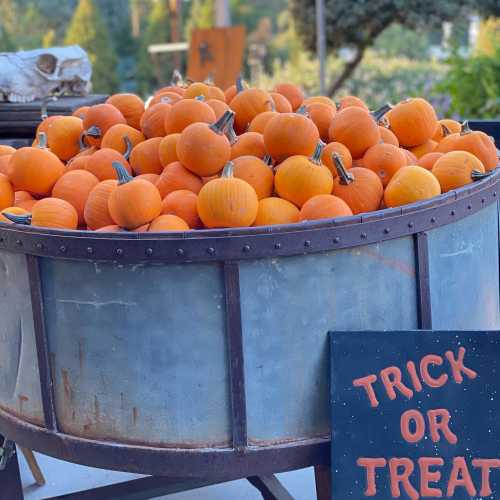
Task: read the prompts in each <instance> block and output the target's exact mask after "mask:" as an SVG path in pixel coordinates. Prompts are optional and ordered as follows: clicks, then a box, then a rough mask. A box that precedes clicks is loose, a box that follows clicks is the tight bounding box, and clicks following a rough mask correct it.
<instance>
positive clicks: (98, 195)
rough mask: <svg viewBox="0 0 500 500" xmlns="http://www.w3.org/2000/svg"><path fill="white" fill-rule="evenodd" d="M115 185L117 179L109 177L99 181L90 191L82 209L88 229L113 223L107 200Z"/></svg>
mask: <svg viewBox="0 0 500 500" xmlns="http://www.w3.org/2000/svg"><path fill="white" fill-rule="evenodd" d="M117 186H118V181H115V180H111V179H110V180H107V181H102V182H100V183H99V184H97V185H96V186H95V187H94V188H93V189H92V191H90V193H89V196H88V198H87V202H86V203H85V209H84V211H83V217H84V219H85V222H86V224H87V226H88V227H89V229H93V230H94V231H95V230H97V229H100V228H103V227H106V226H110V225H113V224H114V221H113V219H112V217H111V215H110V213H109V209H108V201H109V196H110V195H111V192H112V191H113V190H114V189H116V187H117Z"/></svg>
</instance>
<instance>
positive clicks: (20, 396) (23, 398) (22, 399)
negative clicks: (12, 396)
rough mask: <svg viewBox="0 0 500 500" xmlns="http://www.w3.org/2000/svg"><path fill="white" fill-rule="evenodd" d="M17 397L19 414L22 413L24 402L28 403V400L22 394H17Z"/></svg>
mask: <svg viewBox="0 0 500 500" xmlns="http://www.w3.org/2000/svg"><path fill="white" fill-rule="evenodd" d="M17 397H18V399H19V413H23V404H24V402H25V401H29V399H30V398H29V397H28V396H25V395H24V394H19V395H18V396H17Z"/></svg>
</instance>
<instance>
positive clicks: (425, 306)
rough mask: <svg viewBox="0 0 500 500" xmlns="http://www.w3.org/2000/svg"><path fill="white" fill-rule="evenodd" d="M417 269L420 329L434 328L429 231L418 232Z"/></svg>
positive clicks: (416, 248) (416, 240)
mask: <svg viewBox="0 0 500 500" xmlns="http://www.w3.org/2000/svg"><path fill="white" fill-rule="evenodd" d="M414 238H415V270H416V274H417V300H418V317H419V329H420V330H432V305H431V284H430V275H429V243H428V238H427V233H416V234H415V235H414Z"/></svg>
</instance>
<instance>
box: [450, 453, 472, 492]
mask: <svg viewBox="0 0 500 500" xmlns="http://www.w3.org/2000/svg"><path fill="white" fill-rule="evenodd" d="M457 486H461V487H462V488H465V489H466V491H467V494H468V495H469V496H471V497H473V496H475V495H476V488H475V487H474V483H473V482H472V478H471V476H470V472H469V469H468V468H467V464H466V463H465V458H464V457H455V458H454V459H453V469H451V474H450V482H449V483H448V491H447V492H446V495H447V496H448V497H452V496H453V495H454V494H455V489H456V487H457Z"/></svg>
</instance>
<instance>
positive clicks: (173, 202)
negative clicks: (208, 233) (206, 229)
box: [161, 189, 203, 229]
mask: <svg viewBox="0 0 500 500" xmlns="http://www.w3.org/2000/svg"><path fill="white" fill-rule="evenodd" d="M197 204H198V196H197V195H196V194H195V193H193V192H192V191H189V190H187V189H179V190H177V191H172V192H171V193H169V194H167V196H165V198H164V199H163V202H162V204H161V213H162V214H173V215H177V216H178V217H180V218H181V219H183V220H184V221H186V223H187V225H188V226H189V227H190V228H192V229H199V228H201V227H202V226H203V224H202V223H201V219H200V217H199V215H198V208H197Z"/></svg>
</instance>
